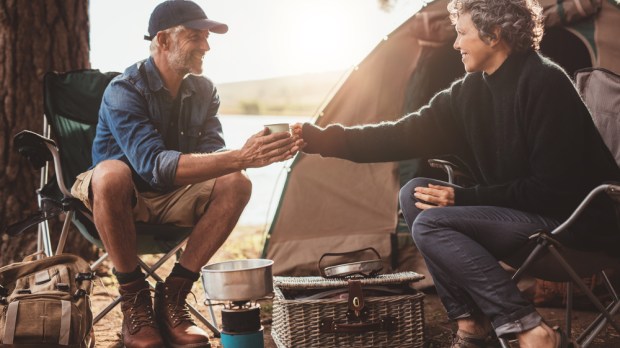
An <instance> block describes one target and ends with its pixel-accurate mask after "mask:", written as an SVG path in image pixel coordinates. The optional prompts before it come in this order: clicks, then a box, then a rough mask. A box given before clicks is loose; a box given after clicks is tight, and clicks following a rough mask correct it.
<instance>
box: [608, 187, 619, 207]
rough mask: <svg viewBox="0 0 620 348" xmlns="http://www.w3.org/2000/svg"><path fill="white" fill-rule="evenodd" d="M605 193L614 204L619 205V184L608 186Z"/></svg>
mask: <svg viewBox="0 0 620 348" xmlns="http://www.w3.org/2000/svg"><path fill="white" fill-rule="evenodd" d="M608 185H609V186H608V187H607V190H606V193H607V195H608V196H609V198H611V199H612V200H613V201H614V202H616V203H618V204H620V182H619V183H613V184H608Z"/></svg>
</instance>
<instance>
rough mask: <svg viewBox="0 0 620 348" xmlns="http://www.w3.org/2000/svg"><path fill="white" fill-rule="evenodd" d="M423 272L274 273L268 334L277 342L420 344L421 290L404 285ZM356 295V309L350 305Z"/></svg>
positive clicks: (286, 347)
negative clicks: (353, 274)
mask: <svg viewBox="0 0 620 348" xmlns="http://www.w3.org/2000/svg"><path fill="white" fill-rule="evenodd" d="M422 278H424V276H422V275H420V274H418V273H415V272H403V273H394V274H384V275H379V276H376V277H373V278H365V279H353V280H351V279H325V278H323V277H274V294H275V296H274V300H273V325H272V331H271V335H272V336H273V339H274V341H275V343H276V344H277V346H278V347H280V348H293V347H294V348H304V347H308V348H310V347H312V348H315V347H321V348H330V347H334V348H336V347H338V348H343V347H373V348H378V347H422V345H423V343H424V303H423V299H424V294H422V293H421V292H418V291H416V290H414V289H412V288H411V287H410V286H409V284H410V283H412V282H415V281H418V280H421V279H422ZM358 291H359V294H361V296H359V295H356V296H354V295H355V294H358ZM324 294H328V295H333V296H330V297H327V298H320V297H322V296H323V295H324ZM358 297H360V298H361V307H363V309H362V310H361V311H357V312H361V314H360V313H357V312H356V311H354V310H352V308H357V307H354V304H357V305H359V304H360V303H359V302H360V299H358ZM355 301H357V303H356V302H355ZM354 312H355V313H354ZM356 313H357V314H359V316H356Z"/></svg>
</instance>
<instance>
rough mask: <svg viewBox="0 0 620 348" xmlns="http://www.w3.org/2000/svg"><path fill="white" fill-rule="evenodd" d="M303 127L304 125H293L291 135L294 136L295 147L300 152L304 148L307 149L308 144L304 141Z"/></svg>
mask: <svg viewBox="0 0 620 348" xmlns="http://www.w3.org/2000/svg"><path fill="white" fill-rule="evenodd" d="M303 126H304V125H303V123H295V124H293V125H291V134H292V135H293V140H294V141H295V145H297V146H298V147H299V150H302V149H303V148H304V147H306V142H305V141H304V134H303Z"/></svg>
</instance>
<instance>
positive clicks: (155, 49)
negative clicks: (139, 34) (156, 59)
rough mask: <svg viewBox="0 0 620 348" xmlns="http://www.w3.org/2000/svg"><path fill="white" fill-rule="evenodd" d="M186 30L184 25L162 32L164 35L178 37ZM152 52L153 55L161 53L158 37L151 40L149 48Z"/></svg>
mask: <svg viewBox="0 0 620 348" xmlns="http://www.w3.org/2000/svg"><path fill="white" fill-rule="evenodd" d="M185 29H186V28H185V27H184V26H182V25H177V26H176V27H172V28H168V29H166V30H162V31H161V32H162V33H166V34H168V35H170V36H176V35H177V34H178V33H180V32H182V31H183V30H185ZM149 49H150V51H151V55H153V54H155V53H157V52H159V42H157V36H155V37H153V39H152V40H151V45H150V46H149Z"/></svg>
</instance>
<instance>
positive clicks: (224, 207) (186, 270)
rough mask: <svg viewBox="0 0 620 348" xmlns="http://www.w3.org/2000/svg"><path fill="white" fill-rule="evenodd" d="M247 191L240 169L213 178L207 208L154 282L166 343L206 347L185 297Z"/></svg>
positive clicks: (233, 221) (232, 221) (235, 218)
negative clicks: (179, 252)
mask: <svg viewBox="0 0 620 348" xmlns="http://www.w3.org/2000/svg"><path fill="white" fill-rule="evenodd" d="M251 191H252V184H251V182H250V180H248V178H247V177H246V175H245V174H244V173H242V172H237V173H233V174H229V175H225V176H222V177H219V178H217V180H216V181H215V186H214V187H213V191H212V192H211V197H210V201H209V204H208V208H207V211H206V212H205V214H204V215H203V216H202V217H201V218H200V220H199V221H198V223H197V224H196V226H194V229H193V231H192V233H191V235H190V237H189V241H188V243H187V247H186V249H185V252H184V253H183V255H182V256H181V259H180V260H179V263H178V264H176V265H175V266H174V268H173V269H172V272H171V273H170V275H169V276H168V277H167V278H166V281H165V282H164V283H158V284H157V288H156V295H155V313H156V316H157V319H158V321H159V327H160V329H161V332H162V336H163V337H164V339H165V340H166V341H167V343H168V344H169V345H171V346H175V347H177V346H178V347H182V346H187V347H190V346H191V347H209V336H208V335H207V333H206V332H205V331H204V330H202V329H201V328H199V327H198V326H196V324H195V323H194V321H193V320H192V319H191V315H190V313H189V309H188V307H187V306H186V298H187V295H188V294H189V292H190V291H191V289H192V285H193V283H194V282H195V281H196V280H197V279H198V278H199V276H200V275H199V273H198V272H200V268H201V267H202V266H204V265H205V264H206V263H207V261H209V259H210V258H211V257H212V256H213V254H215V252H216V251H217V249H219V247H220V246H221V245H222V244H223V243H224V241H225V240H226V238H228V236H229V235H230V232H231V231H232V230H233V228H234V227H235V225H236V224H237V221H238V220H239V216H240V215H241V212H242V211H243V209H244V208H245V205H246V204H247V203H248V201H249V199H250V194H251Z"/></svg>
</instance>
